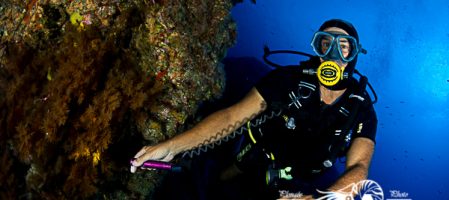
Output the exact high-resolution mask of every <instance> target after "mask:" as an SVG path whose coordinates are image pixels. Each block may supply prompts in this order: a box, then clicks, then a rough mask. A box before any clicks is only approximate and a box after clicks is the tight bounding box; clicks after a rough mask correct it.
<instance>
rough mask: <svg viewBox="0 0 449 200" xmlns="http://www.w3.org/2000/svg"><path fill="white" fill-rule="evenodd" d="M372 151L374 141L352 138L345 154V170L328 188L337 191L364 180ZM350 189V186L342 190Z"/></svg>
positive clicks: (348, 190)
mask: <svg viewBox="0 0 449 200" xmlns="http://www.w3.org/2000/svg"><path fill="white" fill-rule="evenodd" d="M373 152H374V142H373V141H372V140H370V139H368V138H364V137H358V138H356V139H354V141H353V143H352V145H351V147H350V148H349V151H348V153H347V155H346V170H345V172H344V173H343V175H342V176H341V177H340V178H339V179H338V180H337V181H336V182H335V183H334V184H333V185H332V186H331V187H330V188H328V190H329V191H338V190H341V189H343V188H346V187H347V186H349V185H351V184H353V183H354V184H357V183H358V182H360V181H362V180H365V179H366V178H367V177H368V169H369V166H370V162H371V158H372V156H373ZM351 189H352V188H351V187H347V190H346V191H344V192H351ZM353 195H355V194H353Z"/></svg>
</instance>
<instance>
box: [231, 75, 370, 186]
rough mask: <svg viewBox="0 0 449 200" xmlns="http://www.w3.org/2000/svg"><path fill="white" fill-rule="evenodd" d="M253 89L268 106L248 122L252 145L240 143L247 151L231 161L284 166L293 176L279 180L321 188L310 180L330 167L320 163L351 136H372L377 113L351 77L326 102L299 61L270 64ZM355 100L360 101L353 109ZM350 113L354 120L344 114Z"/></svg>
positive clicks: (250, 167)
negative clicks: (273, 67) (343, 88)
mask: <svg viewBox="0 0 449 200" xmlns="http://www.w3.org/2000/svg"><path fill="white" fill-rule="evenodd" d="M256 89H257V90H258V92H259V93H260V94H261V95H262V97H263V98H264V100H265V101H266V102H267V105H268V107H267V110H266V111H265V112H264V113H263V114H262V115H261V116H260V117H259V118H257V119H254V120H252V122H251V123H252V124H253V126H251V133H252V134H251V136H247V137H246V138H247V140H248V143H249V144H250V146H251V147H249V146H247V145H245V144H244V145H242V149H245V148H246V150H245V151H247V152H243V153H240V155H238V158H237V162H236V165H237V167H239V168H240V169H241V170H242V171H246V172H248V171H250V172H255V171H260V172H263V171H266V170H267V168H268V166H273V165H274V167H275V168H278V169H283V168H285V167H288V166H289V167H292V171H291V174H292V176H293V177H294V179H293V180H291V181H284V180H281V182H283V184H280V185H278V186H280V187H286V188H284V189H288V190H290V189H291V190H298V191H299V192H302V193H308V192H310V190H312V191H313V190H315V189H317V188H318V189H325V188H319V187H320V186H318V185H314V181H315V180H316V179H318V178H320V177H321V176H323V175H324V174H325V173H326V171H328V170H329V169H331V168H332V167H331V166H329V162H327V163H326V164H324V163H325V162H326V161H331V164H333V163H334V161H335V158H336V156H344V155H345V153H346V150H347V149H348V147H349V146H350V144H351V141H353V140H354V139H355V138H357V137H366V138H369V139H371V140H372V141H375V137H376V127H377V118H376V113H375V111H374V108H373V105H372V103H371V100H370V98H369V95H368V94H367V93H366V91H364V90H363V92H357V91H359V90H360V88H359V84H358V82H357V80H355V79H354V78H352V79H351V80H350V83H349V86H348V88H347V90H346V91H345V92H344V94H343V95H342V96H341V97H339V98H338V99H337V100H336V101H335V102H334V103H333V104H331V105H327V104H325V103H323V102H322V101H321V98H320V90H319V82H318V79H317V77H316V76H311V75H305V74H303V73H302V71H301V68H298V67H296V68H278V69H276V70H273V71H272V72H270V73H269V74H268V75H267V76H266V77H264V78H263V79H262V80H261V81H260V82H259V83H258V84H257V85H256ZM357 103H358V104H359V105H360V106H358V108H357V109H355V108H354V105H356V104H357ZM353 114H355V116H354V117H353V119H354V120H349V119H350V118H351V115H353ZM264 116H265V119H264ZM267 116H273V117H272V118H270V117H267ZM348 121H351V123H350V124H348ZM345 127H348V128H345ZM345 129H346V130H347V131H345ZM254 142H256V143H254ZM270 157H271V158H270ZM261 175H262V176H263V175H264V174H261ZM332 181H333V180H332ZM308 183H310V184H309V185H307V184H308ZM289 184H290V186H288V185H289ZM304 184H305V185H304ZM329 184H331V183H329ZM301 185H304V188H302V186H301ZM322 187H327V186H322ZM278 189H279V190H282V189H283V188H278Z"/></svg>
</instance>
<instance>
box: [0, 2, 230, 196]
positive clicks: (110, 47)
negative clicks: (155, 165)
mask: <svg viewBox="0 0 449 200" xmlns="http://www.w3.org/2000/svg"><path fill="white" fill-rule="evenodd" d="M232 5H233V4H232V1H230V0H216V1H207V0H190V1H182V0H173V1H162V0H159V1H156V0H153V1H146V0H131V1H122V0H87V1H78V0H75V1H72V0H70V1H65V0H45V1H44V0H28V1H19V0H4V1H2V2H0V154H1V155H2V163H3V167H2V172H0V186H1V187H0V198H1V199H17V198H23V197H27V198H43V199H77V198H90V197H100V196H101V197H103V198H106V199H116V198H120V199H122V198H132V199H134V198H139V199H143V198H148V197H151V195H152V194H153V193H154V190H156V189H157V186H158V185H159V184H160V182H161V181H162V179H163V177H164V174H163V173H159V172H146V173H138V174H130V173H129V172H128V168H129V163H128V162H129V159H130V158H131V157H132V156H133V155H134V153H135V152H136V151H137V150H138V149H139V148H140V147H141V146H142V145H147V144H154V143H157V142H160V141H162V140H166V139H168V138H170V137H173V136H174V135H176V134H177V133H179V132H181V131H182V130H183V129H184V128H185V127H186V124H185V123H186V119H187V118H189V116H192V115H193V114H194V113H195V112H196V110H197V108H198V105H199V104H200V103H201V102H203V101H206V100H210V99H213V98H217V97H219V96H220V94H221V93H222V90H223V87H224V72H223V69H222V64H221V62H220V61H221V59H222V58H223V57H224V56H225V54H226V51H227V48H229V47H230V46H231V45H232V44H233V42H234V40H235V37H236V27H235V24H234V23H233V21H232V19H231V17H230V15H229V12H230V9H231V7H232Z"/></svg>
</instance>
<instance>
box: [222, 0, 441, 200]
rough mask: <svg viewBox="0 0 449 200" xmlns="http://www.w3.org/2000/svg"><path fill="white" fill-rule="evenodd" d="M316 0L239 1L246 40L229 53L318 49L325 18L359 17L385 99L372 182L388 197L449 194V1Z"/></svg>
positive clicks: (362, 63) (369, 65)
mask: <svg viewBox="0 0 449 200" xmlns="http://www.w3.org/2000/svg"><path fill="white" fill-rule="evenodd" d="M314 2H315V3H314ZM316 2H318V1H307V2H304V1H298V0H283V1H279V0H260V1H257V4H255V5H254V4H252V3H250V1H249V0H248V1H246V2H244V3H242V4H238V5H237V6H236V7H235V8H234V9H233V12H232V14H233V17H234V19H235V20H236V22H237V26H238V42H237V44H236V45H235V47H234V48H232V49H231V50H230V52H229V53H228V56H230V57H233V56H236V57H240V56H253V57H256V58H261V56H262V55H263V49H262V47H263V45H268V46H269V47H270V48H271V49H293V50H301V51H305V52H308V53H313V51H312V49H311V47H310V40H311V37H312V34H313V33H314V32H315V31H316V30H317V29H318V28H319V26H320V25H321V23H322V22H323V21H325V20H327V19H330V18H342V19H345V20H348V21H350V22H352V23H353V24H354V25H355V26H356V28H357V30H358V32H359V36H360V42H361V44H362V45H363V47H364V48H365V49H367V50H368V54H367V55H360V56H359V60H358V65H357V69H358V70H359V71H361V72H362V73H363V74H365V75H367V76H368V78H369V80H370V82H371V84H372V85H373V86H374V87H375V89H376V92H377V94H378V96H379V102H378V103H377V104H376V105H375V108H376V111H377V115H378V119H379V125H378V132H377V144H376V150H375V155H374V158H373V161H372V164H371V169H370V175H369V179H371V180H374V181H376V182H378V183H379V184H380V185H381V186H382V188H383V191H384V195H385V199H388V198H394V195H392V193H391V192H393V191H399V192H401V193H403V194H405V193H407V194H408V197H407V198H408V199H414V200H416V199H449V192H448V191H447V188H449V172H447V169H448V168H449V155H448V152H449V62H448V59H449V58H448V57H449V3H448V2H447V1H443V0H439V1H419V0H411V1H390V0H377V1H373V0H371V1H356V0H345V1H331V0H322V1H319V3H316ZM290 59H291V58H285V60H284V61H286V62H289V61H290Z"/></svg>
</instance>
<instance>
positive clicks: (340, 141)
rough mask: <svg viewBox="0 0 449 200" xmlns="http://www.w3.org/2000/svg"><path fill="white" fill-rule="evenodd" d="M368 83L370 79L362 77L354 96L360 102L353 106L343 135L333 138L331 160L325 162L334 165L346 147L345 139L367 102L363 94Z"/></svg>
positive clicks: (343, 128) (342, 130) (344, 126)
mask: <svg viewBox="0 0 449 200" xmlns="http://www.w3.org/2000/svg"><path fill="white" fill-rule="evenodd" d="M367 83H368V78H367V77H366V76H360V80H359V87H357V88H356V90H355V91H354V93H355V94H354V96H353V98H357V99H358V100H357V101H355V103H354V105H353V106H352V108H351V111H350V113H351V114H350V115H349V118H348V120H347V121H346V123H345V124H344V125H343V127H342V129H341V134H340V135H338V136H334V137H333V139H332V142H331V146H330V149H329V151H330V156H329V160H326V161H325V162H327V163H329V162H331V163H334V162H335V160H336V159H337V158H338V156H339V154H340V152H341V150H342V147H345V143H346V142H345V138H346V137H347V136H348V134H349V132H350V130H351V129H352V128H353V126H354V122H355V119H356V117H357V115H358V113H359V110H360V106H361V105H362V104H363V103H364V102H365V99H364V98H363V97H362V94H363V93H364V92H365V90H366V85H367ZM355 95H356V96H355ZM350 98H351V96H350ZM324 166H325V167H326V166H329V165H326V164H324ZM331 166H332V165H331Z"/></svg>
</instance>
